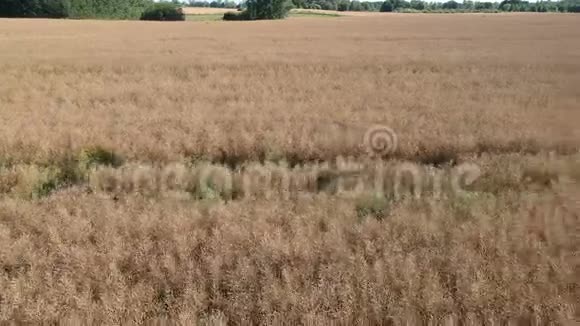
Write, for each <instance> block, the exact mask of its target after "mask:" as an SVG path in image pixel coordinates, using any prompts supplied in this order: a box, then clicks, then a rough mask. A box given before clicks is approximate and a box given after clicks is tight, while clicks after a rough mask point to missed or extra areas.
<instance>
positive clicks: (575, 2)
mask: <svg viewBox="0 0 580 326" xmlns="http://www.w3.org/2000/svg"><path fill="white" fill-rule="evenodd" d="M188 5H189V6H191V7H210V8H236V7H240V5H237V4H236V3H235V2H233V1H216V0H213V1H211V2H209V1H201V0H190V1H189V2H188ZM292 5H293V7H294V8H302V9H319V10H338V11H382V12H389V11H398V12H501V11H505V12H580V0H561V1H538V2H529V1H522V0H504V1H502V2H479V1H470V0H465V1H462V2H458V1H455V0H449V1H447V2H427V1H422V0H410V1H406V0H387V1H358V0H353V1H350V0H292ZM243 6H244V5H243V4H242V5H241V7H243Z"/></svg>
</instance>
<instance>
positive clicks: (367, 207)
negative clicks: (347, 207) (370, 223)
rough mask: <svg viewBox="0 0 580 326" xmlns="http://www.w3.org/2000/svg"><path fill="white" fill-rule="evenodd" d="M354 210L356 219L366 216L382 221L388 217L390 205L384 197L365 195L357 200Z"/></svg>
mask: <svg viewBox="0 0 580 326" xmlns="http://www.w3.org/2000/svg"><path fill="white" fill-rule="evenodd" d="M355 209H356V214H357V216H358V218H359V219H361V220H362V219H364V218H366V217H368V216H371V217H374V218H375V219H377V220H383V219H384V218H385V217H387V216H388V215H389V212H390V209H391V203H390V201H389V200H388V199H387V198H385V197H384V196H380V195H377V194H370V195H369V194H367V195H363V196H361V197H359V198H358V199H357V201H356V205H355Z"/></svg>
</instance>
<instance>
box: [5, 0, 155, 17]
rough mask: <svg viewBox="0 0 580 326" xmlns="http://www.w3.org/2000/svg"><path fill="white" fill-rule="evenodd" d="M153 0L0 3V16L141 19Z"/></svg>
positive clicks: (16, 0)
mask: <svg viewBox="0 0 580 326" xmlns="http://www.w3.org/2000/svg"><path fill="white" fill-rule="evenodd" d="M152 4H153V1H152V0H0V17H43V18H105V19H139V18H140V17H141V15H142V13H143V12H144V11H145V9H146V8H147V7H149V6H151V5H152Z"/></svg>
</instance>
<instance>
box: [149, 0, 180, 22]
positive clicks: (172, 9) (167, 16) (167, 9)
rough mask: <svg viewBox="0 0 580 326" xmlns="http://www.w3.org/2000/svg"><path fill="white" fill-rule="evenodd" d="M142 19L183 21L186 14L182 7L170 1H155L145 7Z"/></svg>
mask: <svg viewBox="0 0 580 326" xmlns="http://www.w3.org/2000/svg"><path fill="white" fill-rule="evenodd" d="M141 20H158V21H183V20H185V14H184V13H183V10H182V9H181V7H179V6H178V5H176V4H173V3H170V2H161V3H155V4H153V5H151V6H150V7H148V8H147V9H145V11H144V12H143V14H142V15H141Z"/></svg>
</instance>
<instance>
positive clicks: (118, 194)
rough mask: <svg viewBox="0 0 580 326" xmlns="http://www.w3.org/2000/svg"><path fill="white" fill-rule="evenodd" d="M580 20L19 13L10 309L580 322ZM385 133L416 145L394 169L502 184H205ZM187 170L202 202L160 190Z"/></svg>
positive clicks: (69, 315) (11, 83) (270, 318)
mask: <svg viewBox="0 0 580 326" xmlns="http://www.w3.org/2000/svg"><path fill="white" fill-rule="evenodd" d="M578 26H580V16H578V15H555V14H517V15H516V14H495V15H487V14H467V15H462V14H452V15H444V14H437V15H426V14H417V15H414V14H387V15H376V16H374V15H373V16H368V17H337V18H333V19H316V18H301V19H288V20H285V21H275V22H265V21H260V22H211V23H201V22H200V23H196V22H183V23H152V22H113V21H69V20H26V19H22V20H7V19H0V321H8V320H12V321H17V322H49V323H50V322H59V321H60V322H63V321H68V322H71V323H75V322H77V323H78V322H80V321H85V322H88V323H91V322H93V323H103V324H143V323H148V322H152V321H156V320H161V321H167V320H172V321H176V322H181V323H183V324H188V325H189V324H199V325H208V324H209V325H219V324H225V323H229V324H234V325H235V324H279V323H297V324H298V323H300V324H329V323H335V324H336V323H338V324H377V325H378V324H393V325H404V324H409V325H414V324H419V323H424V324H428V323H431V324H437V323H439V324H443V323H446V325H471V324H472V325H476V324H477V325H480V324H485V325H488V324H490V323H492V322H495V323H496V324H499V323H500V322H507V321H513V322H514V323H515V322H517V323H518V325H534V323H536V325H537V324H538V323H539V324H548V323H550V322H552V323H554V324H565V323H566V322H571V320H573V319H574V318H576V319H579V318H580V310H579V309H578V308H579V307H578V302H580V285H579V282H580V279H579V275H580V260H578V252H579V250H580V237H579V234H580V206H579V202H578V198H579V196H580V188H579V185H578V182H579V181H580V159H579V155H580V154H579V149H580V128H578V122H579V121H580V88H579V86H578V85H580V29H578ZM373 125H383V126H388V127H390V128H392V129H393V130H394V131H395V132H396V133H397V135H398V139H399V144H398V145H399V146H398V148H397V151H396V152H394V153H392V155H389V156H384V157H382V158H381V161H380V163H381V164H383V163H384V164H387V165H389V166H390V168H391V169H396V168H397V167H398V166H400V165H401V164H404V163H403V162H405V163H409V162H412V163H413V164H416V165H417V166H418V167H420V169H421V171H427V172H428V173H433V175H437V173H443V175H447V174H448V172H449V171H451V170H452V169H454V168H455V167H456V166H457V165H459V164H462V163H465V162H468V163H470V164H474V165H477V166H478V167H479V168H480V169H481V176H480V177H479V178H478V179H477V180H476V181H475V182H474V183H473V184H471V185H470V188H469V189H468V193H461V194H455V193H450V192H448V191H449V189H448V188H446V189H444V191H443V195H442V196H435V195H434V193H435V190H434V188H435V186H433V185H430V186H433V189H427V190H426V191H425V192H424V193H422V196H420V198H417V196H410V195H409V196H403V197H399V196H395V195H392V194H389V195H386V194H384V196H383V197H380V198H379V197H377V194H376V193H373V192H372V191H370V190H369V189H365V190H364V191H362V192H360V193H357V195H356V196H354V197H353V196H342V195H341V194H340V193H338V192H333V191H326V190H327V189H326V188H324V187H323V186H327V184H332V181H334V180H332V177H328V178H330V179H331V180H330V181H329V182H326V181H328V180H322V179H323V178H319V177H318V178H314V179H313V180H314V181H313V182H311V183H307V182H305V183H304V184H299V185H292V186H296V188H299V187H300V186H303V188H300V189H299V190H303V189H307V190H308V191H310V192H306V193H300V195H301V196H285V195H286V193H284V194H280V193H275V192H270V191H269V190H270V189H267V188H268V187H267V185H265V184H262V183H257V184H259V185H265V186H264V187H263V189H252V191H253V193H252V194H251V195H249V196H245V197H244V196H241V195H240V194H239V193H238V194H233V193H227V192H226V191H223V189H219V188H218V187H215V188H211V187H200V186H199V182H198V181H199V179H202V177H203V171H202V170H203V169H204V168H207V166H210V167H220V168H221V169H222V172H223V170H226V169H227V170H226V172H228V171H232V172H235V173H244V172H245V170H244V169H247V168H248V167H253V168H256V169H258V170H260V169H261V171H266V174H268V173H269V172H268V171H270V170H275V171H276V173H282V174H284V173H288V174H290V175H291V176H292V177H294V176H301V175H300V173H302V171H301V170H300V168H311V167H312V166H318V164H321V166H322V165H324V163H325V162H326V163H328V162H333V161H334V160H335V159H336V158H337V157H338V156H344V157H346V156H350V157H352V160H353V161H354V162H355V163H356V162H365V163H368V162H369V161H368V158H367V152H366V149H365V146H363V143H362V138H363V137H362V136H363V134H364V131H365V130H366V129H367V128H369V127H370V126H373ZM345 135H346V136H345ZM321 162H322V163H321ZM278 163H279V165H276V164H278ZM168 164H175V166H177V167H178V168H179V169H182V170H187V173H189V174H188V178H190V179H191V180H193V181H191V180H189V181H187V180H186V181H185V182H183V183H182V184H179V186H183V187H182V188H179V189H178V190H179V191H180V193H179V196H177V194H176V192H177V191H173V190H175V189H171V190H172V192H169V191H166V190H167V189H165V188H163V187H156V186H155V187H153V186H151V185H152V184H155V183H156V182H159V180H160V179H161V177H160V176H159V175H160V174H161V173H160V172H159V171H160V170H161V167H164V166H167V165H168ZM102 165H110V166H108V167H103V166H102ZM144 165H146V166H147V167H150V169H149V170H147V169H144V168H143V166H144ZM294 165H296V166H297V167H296V168H294V167H293V166H294ZM355 165H356V164H355ZM337 166H338V165H337ZM337 166H333V165H332V164H330V165H328V164H327V165H326V166H325V168H324V169H321V171H322V172H325V173H327V174H328V175H332V173H339V172H342V171H340V169H339V168H338V167H337ZM177 167H176V169H177ZM393 167H394V168H393ZM269 169H270V170H269ZM333 169H335V170H339V171H338V172H337V171H334V170H333ZM327 170H330V171H327ZM143 171H146V172H143ZM147 171H148V172H147ZM200 171H201V172H200ZM280 171H282V172H280ZM359 172H364V173H366V172H368V171H366V170H365V171H359ZM137 173H139V176H141V177H142V178H139V179H137V178H135V177H134V176H135V175H136V174H137ZM95 175H96V176H99V178H101V179H99V180H96V181H95V177H94V176H95ZM325 176H326V175H325ZM429 176H431V174H429ZM383 177H384V178H391V177H392V175H391V174H389V175H388V176H386V177H385V176H383ZM115 178H117V179H115ZM296 178H298V177H296ZM375 178H376V177H375ZM404 180H405V182H407V183H406V185H408V186H409V187H408V188H409V189H407V190H409V194H410V193H411V192H410V190H413V191H416V190H417V187H416V185H412V184H411V182H410V181H408V180H407V179H404ZM177 181H180V180H177ZM177 181H175V180H172V182H174V183H178V182H177ZM181 181H183V180H181ZM371 181H372V180H371ZM386 181H393V180H386ZM429 181H432V180H431V179H430V180H429ZM445 182H447V183H449V180H445ZM447 183H446V185H447ZM115 184H116V185H123V187H117V188H115V187H113V186H111V185H115ZM127 184H129V185H130V186H129V187H125V185H127ZM239 184H242V185H243V182H241V183H238V185H239ZM433 184H435V181H433ZM148 186H150V189H147V187H148ZM319 186H320V187H319ZM151 188H155V189H151ZM322 188H324V189H322ZM111 189H112V190H111ZM262 190H264V191H263V192H262ZM165 191H166V192H165Z"/></svg>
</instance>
